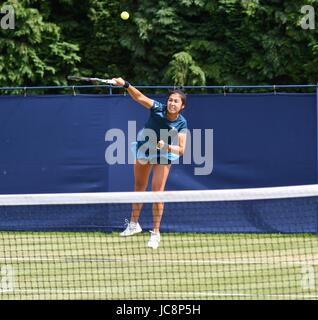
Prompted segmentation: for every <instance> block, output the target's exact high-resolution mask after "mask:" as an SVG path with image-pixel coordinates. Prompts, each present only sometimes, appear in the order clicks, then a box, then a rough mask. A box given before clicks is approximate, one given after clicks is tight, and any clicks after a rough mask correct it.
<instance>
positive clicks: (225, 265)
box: [0, 232, 318, 300]
mask: <svg viewBox="0 0 318 320" xmlns="http://www.w3.org/2000/svg"><path fill="white" fill-rule="evenodd" d="M148 238H149V234H148V233H147V232H143V233H141V234H139V235H137V236H134V237H131V238H120V237H119V236H118V234H117V233H111V234H107V233H106V234H105V233H43V232H36V233H30V232H1V233H0V239H1V241H0V253H1V255H0V267H1V268H2V282H3V281H5V278H6V275H5V274H4V271H3V268H4V267H7V266H9V267H10V268H11V269H12V270H13V271H14V278H13V279H14V282H13V288H12V290H11V291H8V292H5V291H3V290H2V292H1V293H0V299H162V300H163V299H174V300H175V299H200V300H205V299H317V298H318V283H317V280H316V279H315V276H316V275H318V239H317V236H315V235H309V234H306V235H304V234H299V235H279V234H266V235H264V234H181V233H180V234H174V233H164V234H162V243H161V245H160V247H159V249H158V250H151V249H149V248H147V246H146V243H147V241H148ZM315 280H316V281H315Z"/></svg>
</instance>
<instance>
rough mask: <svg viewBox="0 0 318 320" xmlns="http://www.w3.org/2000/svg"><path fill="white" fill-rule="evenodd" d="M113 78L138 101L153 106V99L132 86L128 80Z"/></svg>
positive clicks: (146, 105) (117, 84)
mask: <svg viewBox="0 0 318 320" xmlns="http://www.w3.org/2000/svg"><path fill="white" fill-rule="evenodd" d="M112 80H114V81H116V84H115V86H121V87H124V88H126V89H127V91H128V93H129V94H130V96H131V97H132V98H133V99H134V100H135V101H136V102H138V103H140V104H141V105H143V106H144V107H146V108H148V109H150V108H151V107H152V106H153V100H152V99H149V98H148V97H146V96H145V95H144V94H142V93H141V92H140V91H139V90H138V89H136V88H135V87H134V86H132V85H131V84H130V83H129V82H128V81H125V80H124V79H122V78H113V79H112Z"/></svg>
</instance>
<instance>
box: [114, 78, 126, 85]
mask: <svg viewBox="0 0 318 320" xmlns="http://www.w3.org/2000/svg"><path fill="white" fill-rule="evenodd" d="M112 80H114V81H116V83H115V84H114V86H117V87H122V86H124V84H125V80H124V79H123V78H113V79H112Z"/></svg>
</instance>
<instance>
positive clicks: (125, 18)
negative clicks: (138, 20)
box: [120, 11, 129, 20]
mask: <svg viewBox="0 0 318 320" xmlns="http://www.w3.org/2000/svg"><path fill="white" fill-rule="evenodd" d="M120 17H121V18H122V19H123V20H127V19H129V13H128V12H127V11H123V12H122V13H121V14H120Z"/></svg>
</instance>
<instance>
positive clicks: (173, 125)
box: [131, 100, 187, 164]
mask: <svg viewBox="0 0 318 320" xmlns="http://www.w3.org/2000/svg"><path fill="white" fill-rule="evenodd" d="M166 112H167V105H165V104H163V103H160V102H158V101H155V100H154V102H153V106H152V107H151V109H150V116H149V119H148V121H147V122H146V124H145V126H144V128H143V129H142V130H140V131H139V132H138V135H137V141H136V142H133V143H132V145H131V150H132V152H133V154H134V157H135V159H136V160H144V161H147V162H150V163H154V164H155V163H158V164H167V163H171V162H173V161H176V160H178V159H179V158H180V156H179V155H177V154H174V153H171V152H163V150H157V149H156V145H157V143H158V142H159V141H160V140H164V141H165V144H174V143H173V141H174V139H177V135H178V133H186V130H187V120H186V119H185V118H184V117H183V116H182V115H181V114H180V115H179V117H178V118H177V119H176V120H174V121H170V120H168V119H167V117H166ZM148 129H151V130H153V131H152V132H153V134H155V139H153V137H151V138H150V136H149V130H148ZM162 129H165V130H162ZM160 130H161V132H160ZM163 132H166V133H167V132H169V136H168V137H167V140H168V141H166V139H165V134H164V133H163Z"/></svg>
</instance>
